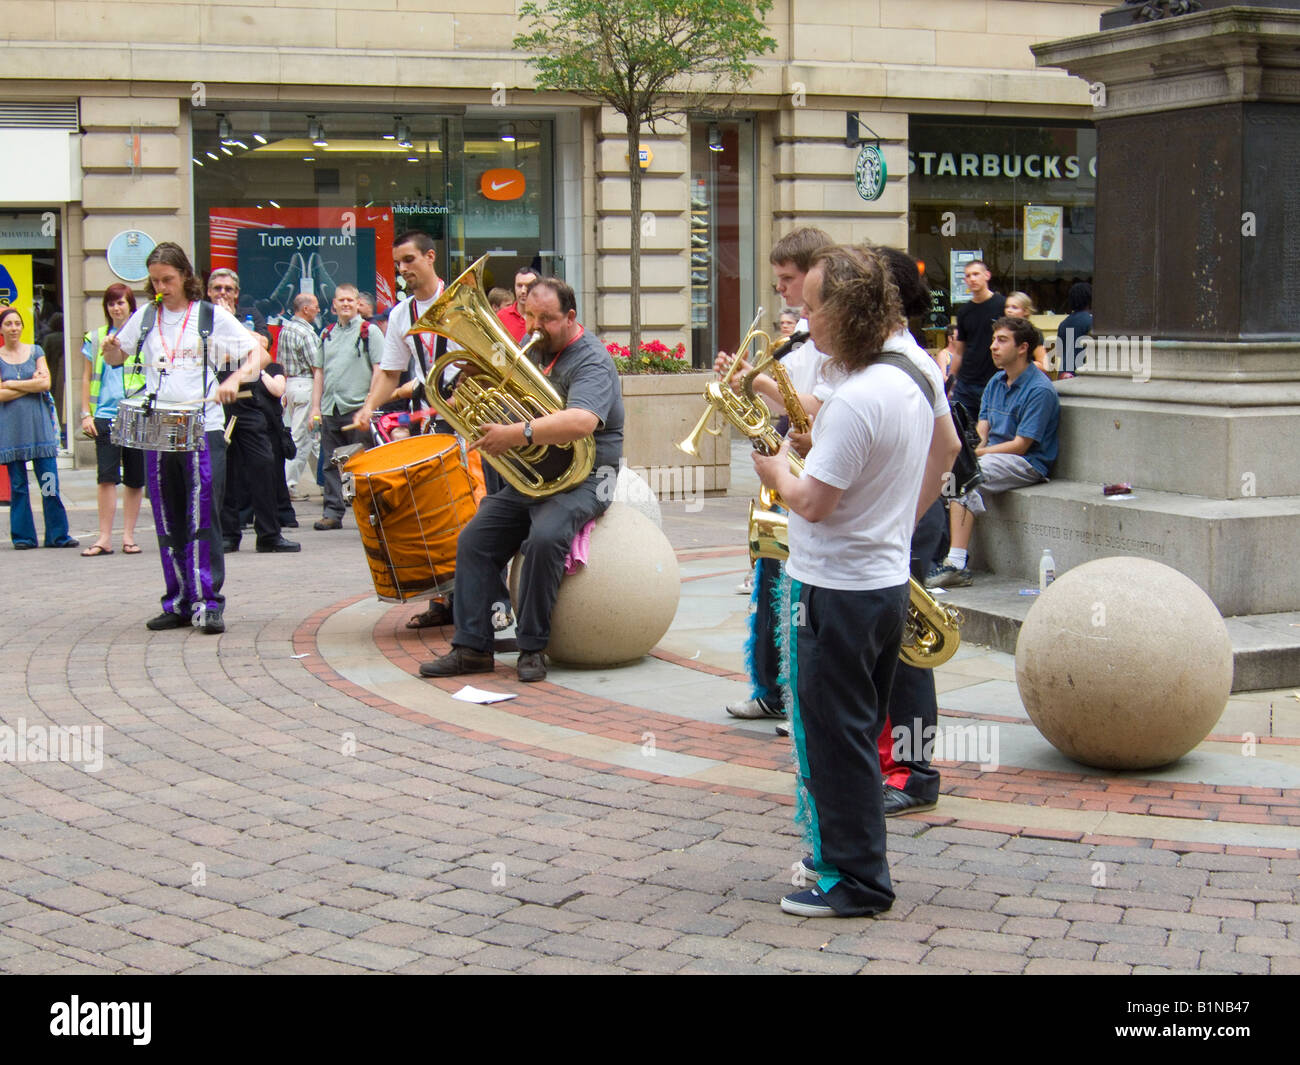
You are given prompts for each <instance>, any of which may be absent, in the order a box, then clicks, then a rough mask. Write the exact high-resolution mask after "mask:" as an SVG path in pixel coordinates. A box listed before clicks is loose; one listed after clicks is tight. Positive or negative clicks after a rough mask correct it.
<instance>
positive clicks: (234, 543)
mask: <svg viewBox="0 0 1300 1065" xmlns="http://www.w3.org/2000/svg"><path fill="white" fill-rule="evenodd" d="M221 550H222V551H223V552H224V553H225V554H227V555H233V554H234V553H235V552H236V551H238V550H239V541H238V540H230V539H226V540H222V541H221Z"/></svg>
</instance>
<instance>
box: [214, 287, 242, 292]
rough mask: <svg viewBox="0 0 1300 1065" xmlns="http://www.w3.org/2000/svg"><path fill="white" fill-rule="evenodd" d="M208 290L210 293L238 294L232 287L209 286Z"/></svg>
mask: <svg viewBox="0 0 1300 1065" xmlns="http://www.w3.org/2000/svg"><path fill="white" fill-rule="evenodd" d="M208 290H209V291H211V292H238V291H239V289H237V288H235V286H234V285H209V286H208Z"/></svg>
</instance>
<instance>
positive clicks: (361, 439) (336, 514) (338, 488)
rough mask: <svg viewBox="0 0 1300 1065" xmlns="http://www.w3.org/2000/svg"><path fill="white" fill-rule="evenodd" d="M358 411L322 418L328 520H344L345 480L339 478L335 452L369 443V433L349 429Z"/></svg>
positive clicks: (322, 451)
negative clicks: (334, 460)
mask: <svg viewBox="0 0 1300 1065" xmlns="http://www.w3.org/2000/svg"><path fill="white" fill-rule="evenodd" d="M355 413H356V411H350V410H349V411H344V412H343V413H342V414H322V415H321V418H320V455H321V462H322V463H323V464H324V468H323V470H322V471H321V480H322V481H323V482H324V486H323V493H324V496H325V506H324V512H325V517H327V518H337V519H338V520H340V521H342V520H343V512H344V509H345V508H344V506H343V478H342V477H340V476H339V471H338V467H336V466H335V465H334V463H333V461H332V460H333V458H334V452H335V451H337V450H338V449H339V448H341V447H347V446H348V445H349V444H356V443H366V442H368V440H367V438H368V435H369V434H367V433H360V432H356V431H355V430H351V429H348V428H347V427H348V426H349V425H351V424H352V416H353V415H354V414H355Z"/></svg>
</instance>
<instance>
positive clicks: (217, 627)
mask: <svg viewBox="0 0 1300 1065" xmlns="http://www.w3.org/2000/svg"><path fill="white" fill-rule="evenodd" d="M199 631H200V632H204V633H206V634H207V635H209V636H216V635H217V634H218V633H222V632H225V631H226V622H225V619H224V618H222V616H221V611H220V610H205V611H204V612H203V623H202V624H201V625H199Z"/></svg>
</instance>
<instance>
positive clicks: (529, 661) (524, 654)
mask: <svg viewBox="0 0 1300 1065" xmlns="http://www.w3.org/2000/svg"><path fill="white" fill-rule="evenodd" d="M515 672H516V673H518V674H519V679H520V680H521V681H523V682H524V683H525V684H533V683H535V682H536V681H539V680H545V679H546V659H545V658H544V657H543V656H542V652H541V651H520V652H519V660H518V661H517V662H516V663H515Z"/></svg>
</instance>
